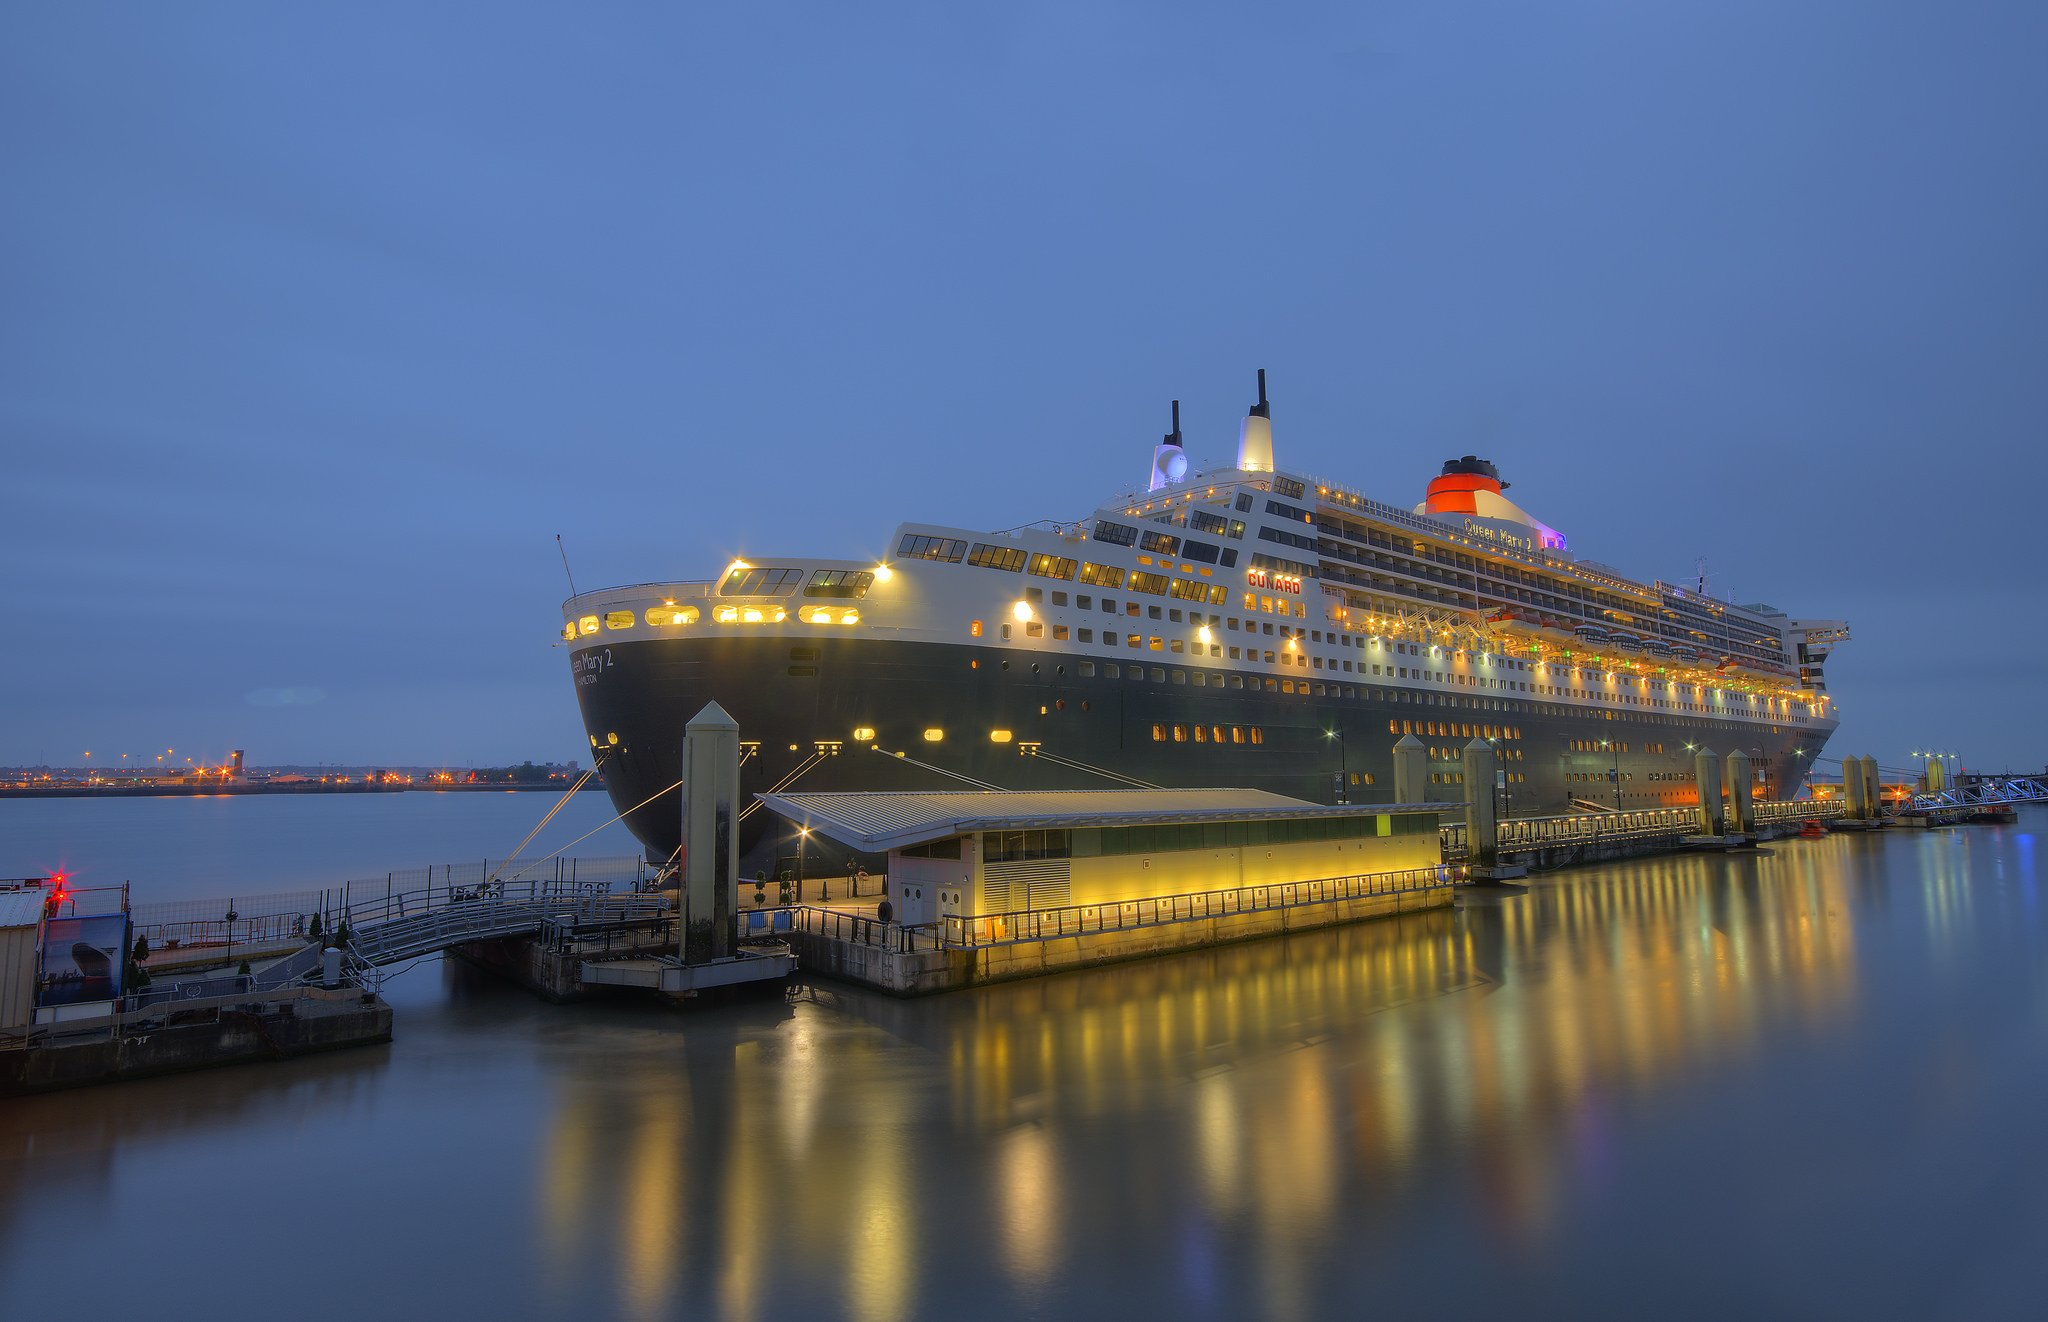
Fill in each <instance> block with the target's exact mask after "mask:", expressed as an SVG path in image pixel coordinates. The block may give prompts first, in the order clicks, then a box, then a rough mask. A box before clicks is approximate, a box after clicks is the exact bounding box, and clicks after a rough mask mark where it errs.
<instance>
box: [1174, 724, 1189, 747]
mask: <svg viewBox="0 0 2048 1322" xmlns="http://www.w3.org/2000/svg"><path fill="white" fill-rule="evenodd" d="M1187 741H1188V727H1186V726H1185V725H1176V726H1174V727H1173V742H1175V743H1177V744H1184V743H1186V742H1187Z"/></svg>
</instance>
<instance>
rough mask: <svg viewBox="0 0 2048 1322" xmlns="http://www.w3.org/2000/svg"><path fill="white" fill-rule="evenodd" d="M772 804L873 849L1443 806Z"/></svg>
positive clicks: (1222, 793) (1167, 799) (1088, 797)
mask: <svg viewBox="0 0 2048 1322" xmlns="http://www.w3.org/2000/svg"><path fill="white" fill-rule="evenodd" d="M760 799H761V802H762V803H764V804H766V805H767V806H768V808H769V810H770V811H772V812H774V813H777V814H778V815H780V816H782V817H785V818H788V819H789V820H790V821H791V822H794V823H795V824H796V825H798V826H805V827H809V828H810V829H811V830H813V831H816V832H818V833H819V834H821V835H824V836H826V837H827V838H829V839H832V840H836V841H838V842H839V843H840V844H842V845H845V846H847V847H848V848H851V849H858V850H861V851H863V852H866V853H880V852H882V851H884V850H890V849H906V848H909V847H910V846H912V845H922V844H928V843H930V842H931V841H933V840H946V839H950V838H951V837H953V836H956V835H969V834H972V833H973V832H976V831H1045V830H1069V829H1072V828H1075V827H1089V826H1163V825H1168V824H1172V823H1193V822H1264V821H1293V820H1298V819H1301V818H1307V817H1378V816H1382V815H1384V814H1387V813H1420V812H1427V813H1437V812H1441V811H1444V810H1445V809H1446V808H1447V807H1455V806H1456V805H1445V804H1384V803H1375V804H1356V803H1350V804H1337V805H1335V806H1331V805H1328V804H1321V803H1310V802H1308V801H1307V800H1305V799H1290V798H1288V797H1287V796H1286V795H1284V794H1271V793H1268V792H1267V791H1265V790H1244V789H1209V790H937V791H908V792H897V791H890V790H863V791H849V792H846V793H812V794H763V795H761V796H760Z"/></svg>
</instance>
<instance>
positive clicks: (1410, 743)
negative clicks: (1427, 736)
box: [1394, 734, 1429, 803]
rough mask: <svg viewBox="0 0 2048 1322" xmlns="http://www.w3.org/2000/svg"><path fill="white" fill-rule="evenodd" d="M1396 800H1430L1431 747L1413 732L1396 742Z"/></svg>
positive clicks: (1401, 801)
mask: <svg viewBox="0 0 2048 1322" xmlns="http://www.w3.org/2000/svg"><path fill="white" fill-rule="evenodd" d="M1394 802H1395V803H1427V802H1429V749H1428V748H1426V747H1425V746H1424V745H1423V742H1422V741H1421V740H1420V739H1417V738H1416V737H1415V736H1414V735H1412V734H1404V735H1402V736H1401V738H1400V739H1399V740H1398V741H1396V743H1395V744H1394Z"/></svg>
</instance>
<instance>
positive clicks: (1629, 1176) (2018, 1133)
mask: <svg viewBox="0 0 2048 1322" xmlns="http://www.w3.org/2000/svg"><path fill="white" fill-rule="evenodd" d="M409 797H411V796H409ZM426 802H428V803H433V802H435V801H432V800H428V801H426ZM444 802H446V803H447V805H448V808H449V811H450V812H453V813H457V814H464V813H470V812H473V811H478V809H476V808H475V807H473V806H472V805H473V804H474V803H475V802H476V801H474V800H447V801H444ZM528 802H538V800H537V799H529V800H528ZM330 803H331V806H332V807H333V808H335V809H336V810H337V811H340V812H345V813H346V812H353V811H355V810H356V805H355V804H353V803H350V802H345V801H330ZM330 803H321V804H318V805H317V807H318V808H320V809H325V808H327V807H328V806H330ZM597 803H598V801H593V807H596V806H597ZM50 806H51V807H52V808H54V809H56V810H58V811H69V810H68V809H66V808H65V806H64V805H61V804H59V805H50ZM175 807H176V808H177V809H179V810H185V809H190V810H193V811H195V812H202V813H203V812H206V811H208V805H206V804H191V803H180V804H177V805H175ZM296 807H297V805H294V808H296ZM98 811H99V812H100V813H101V814H102V815H101V816H100V817H99V818H98V822H99V831H98V835H97V836H96V837H95V838H96V840H97V841H98V842H100V843H98V844H96V845H95V846H94V847H95V848H105V849H107V850H109V851H116V853H115V854H114V856H118V848H119V847H118V846H117V845H116V843H115V842H116V841H117V840H118V839H120V838H122V837H125V836H129V835H132V834H134V833H137V832H141V831H144V830H151V831H154V830H157V829H158V828H160V827H161V826H162V825H163V823H164V822H166V821H175V820H177V819H176V818H175V815H174V814H173V815H171V816H168V817H167V816H165V815H163V813H162V811H161V810H160V809H152V808H150V806H148V805H130V804H120V805H98ZM307 811H312V809H307ZM31 815H32V814H31ZM314 815H316V816H317V815H318V814H317V812H315V813H314ZM604 815H606V814H605V813H602V812H595V813H593V819H594V820H601V818H602V817H603V816H604ZM530 820H531V816H530V815H529V816H528V817H527V818H526V819H525V821H530ZM472 824H474V825H477V826H478V828H479V830H481V829H482V826H484V825H488V826H490V827H491V829H493V830H495V829H496V827H497V826H498V825H500V824H501V823H497V822H495V821H493V822H488V823H486V822H483V821H482V820H481V819H472ZM2044 825H2048V815H2044V814H2042V813H2040V812H2032V813H2030V814H2029V815H2028V816H2026V817H2024V818H2023V819H2022V821H2021V823H2020V825H2019V826H2018V827H2017V828H2003V829H2000V828H1985V827H1976V828H1969V829H1967V830H1952V831H1940V832H1935V833H1932V834H1927V835H1909V834H1906V833H1904V832H1892V833H1889V834H1886V835H1884V836H1882V837H1878V838H1864V837H1849V836H1840V837H1834V838H1831V839H1828V840H1825V841H1811V842H1809V841H1786V842H1782V843H1780V844H1778V845H1776V846H1774V847H1773V849H1772V850H1771V852H1769V853H1768V854H1765V855H1762V856H1757V857H1749V858H1737V859H1727V860H1721V859H1713V860H1710V859H1705V858H1674V859H1668V860H1657V861H1649V862H1643V863H1636V864H1627V865H1616V866H1611V867H1605V868H1598V869H1588V870H1585V871H1581V872H1575V873H1569V874H1564V875H1562V876H1558V877H1553V878H1548V879H1544V880H1541V881H1538V882H1537V883H1536V884H1535V885H1533V886H1532V887H1531V888H1530V889H1529V890H1528V892H1527V893H1526V894H1523V895H1520V896H1517V897H1514V898H1507V899H1492V898H1481V897H1474V899H1473V902H1471V903H1469V904H1467V905H1466V906H1464V907H1461V908H1460V909H1459V910H1457V911H1456V912H1454V913H1437V914H1427V915H1418V916H1414V917H1411V918H1407V919H1401V920H1396V921H1392V922H1385V923H1378V924H1368V925H1364V926H1359V927H1353V928H1349V929H1346V930H1342V931H1337V932H1328V933H1319V934H1313V935H1309V936H1304V937H1297V938H1292V939H1287V940H1282V941H1269V942H1263V943H1259V944H1255V945H1249V946H1242V947H1236V948H1232V949H1228V950H1224V951H1219V952H1215V953H1212V954H1208V955H1202V956H1194V957H1185V958H1173V959H1164V960H1154V961H1149V962H1145V963H1140V964H1131V965H1125V966H1122V967H1119V968H1113V969H1107V970H1101V971H1096V972H1092V973H1082V974H1070V975H1065V976H1062V977H1058V978H1054V979H1048V980H1043V981H1039V982H1035V983H1027V984H1021V985H1014V986H1008V987H997V988H989V989H983V990H979V991H973V992H967V993H961V994H956V995H952V996H947V997H942V998H937V999H933V1000H926V1001H917V1002H899V1001H891V1000H888V999H885V998H881V997H877V996H871V995H867V994H864V993H859V992H854V991H849V990H845V989H840V988H833V987H830V986H820V987H817V988H813V989H810V990H809V991H807V992H806V994H805V995H804V996H803V997H802V998H801V999H797V1000H794V1001H792V1002H790V1003H788V1004H784V1003H780V1002H776V1003H769V1004H754V1005H750V1006H742V1007H739V1008H726V1009H714V1010H709V1011H691V1012H672V1011H665V1010H661V1009H657V1008H654V1007H650V1006H643V1005H638V1004H612V1005H602V1006H581V1007H568V1008H562V1007H550V1006H545V1005H541V1004H538V1003H536V1002H535V1001H533V1000H531V999H529V998H528V997H526V996H525V995H523V994H522V993H519V992H516V991H513V990H510V989H507V988H504V987H501V986H499V985H497V984H495V983H493V982H491V981H489V980H487V979H483V978H480V977H477V976H475V975H473V974H471V973H469V972H468V971H466V970H463V969H460V968H457V967H452V966H448V965H443V964H429V965H424V966H421V967H418V968H416V969H414V970H413V971H412V972H410V973H407V974H405V975H404V976H402V977H400V978H398V979H396V980H395V981H394V982H393V983H392V984H391V987H390V993H391V997H392V999H393V1000H394V1002H395V1003H396V1004H397V1008H398V1027H397V1041H395V1042H394V1043H393V1044H392V1045H391V1046H389V1047H386V1048H375V1049H371V1050H364V1051H355V1052H348V1053H342V1054H339V1055H335V1056H330V1057H326V1058H322V1059H315V1060H310V1061H302V1062H297V1063H293V1064H288V1065H283V1066H265V1067H251V1068H245V1069H240V1070H232V1071H219V1072H214V1073H211V1074H203V1075H192V1076H187V1077H183V1078H177V1079H167V1080H158V1081H153V1082H147V1083H139V1084H130V1085H123V1086H118V1087H111V1088H101V1089H93V1090H86V1091H81V1092H75V1093H69V1094H60V1095H57V1096H52V1097H47V1098H41V1099H36V1100H32V1101H28V1102H15V1103H10V1104H6V1105H5V1109H4V1110H0V1133H4V1138H0V1299H4V1300H6V1301H7V1304H6V1309H7V1313H8V1315H9V1316H23V1317H30V1316H51V1315H56V1314H58V1313H59V1312H67V1313H68V1312H70V1311H74V1310H75V1309H76V1308H78V1307H79V1306H80V1305H81V1301H83V1300H86V1299H90V1300H91V1304H90V1305H89V1306H90V1308H91V1309H92V1310H93V1311H95V1312H106V1313H108V1314H109V1315H112V1316H123V1315H127V1316H191V1315H195V1314H197V1313H199V1312H200V1311H201V1310H202V1309H211V1308H212V1304H213V1303H217V1304H218V1306H219V1308H220V1309H224V1310H228V1311H231V1312H240V1311H248V1310H249V1309H250V1308H252V1307H255V1306H257V1305H256V1304H255V1302H254V1301H265V1300H267V1301H272V1302H273V1303H274V1304H275V1306H277V1307H280V1308H286V1307H288V1310H289V1314H290V1315H291V1316H293V1317H335V1318H342V1317H347V1318H357V1319H360V1318H362V1317H380V1316H438V1317H449V1318H454V1317H541V1316H560V1315H572V1314H573V1315H577V1316H585V1315H588V1316H621V1317H629V1318H668V1317H682V1316H724V1317H735V1318H776V1317H789V1316H799V1315H815V1316H823V1317H838V1316H852V1317H857V1318H869V1319H886V1318H898V1317H943V1318H962V1317H980V1316H986V1315H1012V1316H1034V1317H1046V1318H1055V1317H1057V1318H1065V1317H1070V1316H1089V1317H1110V1316H1122V1317H1125V1318H1136V1317H1149V1316H1161V1315H1173V1316H1186V1317H1198V1318H1218V1319H1225V1318H1229V1319H1235V1318H1242V1317H1247V1316H1258V1317H1282V1318H1296V1317H1333V1316H1343V1317H1352V1316H1362V1315H1367V1314H1373V1315H1378V1316H1404V1315H1413V1314H1417V1313H1425V1314H1429V1315H1444V1314H1456V1313H1465V1312H1467V1311H1468V1310H1477V1309H1486V1310H1489V1311H1498V1310H1512V1311H1513V1314H1514V1315H1516V1316H1524V1317H1526V1316H1537V1317H1561V1316H1607V1317H1624V1316H1626V1317H1640V1316H1660V1317H1669V1316H1681V1317H1727V1316H1731V1315H1743V1316H1765V1317H1794V1316H1798V1317H1810V1316H1845V1315H1865V1316H1873V1315H1874V1316H1884V1317H1916V1318H1917V1317H1935V1316H1955V1317H2000V1316H2015V1315H2027V1316H2031V1315H2036V1314H2037V1310H2038V1307H2039V1304H2040V1301H2041V1300H2042V1299H2043V1298H2048V1256H2044V1254H2043V1252H2042V1246H2043V1245H2044V1244H2048V1136H2044V1135H2048V1126H2044V1125H2043V1124H2042V1123H2041V1121H2042V1110H2043V1107H2044V1105H2048V958H2044V955H2048V931H2044V919H2043V913H2042V895H2041V885H2042V877H2041V867H2040V844H2041V831H2042V828H2043V826H2044ZM10 829H11V830H12V831H13V832H15V834H10V835H7V836H5V837H0V839H5V840H7V841H10V842H11V841H14V840H17V839H20V838H22V836H21V835H20V834H19V833H20V832H23V831H28V830H30V829H31V828H29V827H28V826H26V825H24V824H23V823H22V822H20V821H18V820H16V821H13V822H12V823H11V828H10ZM41 829H42V828H40V827H36V828H34V830H35V831H40V830H41ZM217 829H219V828H217V827H216V828H209V831H214V830H217ZM523 831H524V824H522V825H521V826H520V828H519V831H518V832H516V833H515V834H514V836H513V838H514V839H515V840H516V838H517V835H518V834H521V833H523ZM336 834H337V835H339V834H341V833H340V832H339V831H338V830H337V832H336ZM176 838H180V839H184V838H192V839H204V840H205V841H206V847H207V848H208V849H215V848H219V849H236V850H242V851H244V852H243V853H242V854H241V855H240V856H241V857H243V858H245V859H260V858H261V857H263V855H264V851H265V850H267V849H269V848H271V847H272V844H253V843H246V842H244V843H242V844H236V843H234V842H233V841H231V840H229V839H228V838H226V837H225V836H224V835H221V834H206V833H201V834H197V835H194V836H191V837H186V836H177V837H176ZM496 840H497V837H495V836H494V837H492V838H491V839H488V840H486V839H476V840H473V841H457V842H456V843H466V844H468V845H469V849H468V852H469V853H474V854H482V853H485V852H490V851H492V850H495V849H500V848H502V846H500V845H498V844H497V843H496ZM131 844H132V847H135V848H138V849H139V848H140V845H139V843H135V842H131ZM158 847H159V848H161V847H163V846H162V841H161V838H160V839H159V841H158ZM337 847H339V846H337ZM351 847H353V846H351ZM287 852H295V851H287ZM606 852H612V851H611V850H609V849H608V850H607V851H606ZM137 856H139V855H137ZM160 861H161V862H163V863H164V868H163V869H160V871H161V870H165V869H168V870H169V871H171V872H173V873H176V874H177V875H181V876H195V875H203V874H204V873H205V870H206V866H209V865H210V863H211V859H210V858H209V859H206V860H199V861H198V862H197V863H196V864H194V863H193V862H192V861H190V860H188V861H185V862H183V863H177V864H173V863H171V862H170V861H169V860H160ZM422 861H424V860H422ZM275 866H276V867H278V868H281V869H282V868H287V867H292V866H296V865H295V864H293V863H291V862H290V861H289V860H287V859H284V858H280V859H278V860H277V861H276V865H275ZM294 879H295V880H312V881H318V880H321V879H322V878H320V877H319V876H313V875H307V876H303V877H295V878H294ZM209 1301H212V1302H211V1303H210V1302H209ZM262 1306H266V1307H267V1306H271V1305H262Z"/></svg>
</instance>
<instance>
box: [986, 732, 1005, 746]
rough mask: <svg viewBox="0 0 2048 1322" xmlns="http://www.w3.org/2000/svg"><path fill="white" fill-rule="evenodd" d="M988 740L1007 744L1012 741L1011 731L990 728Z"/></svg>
mask: <svg viewBox="0 0 2048 1322" xmlns="http://www.w3.org/2000/svg"><path fill="white" fill-rule="evenodd" d="M988 741H989V742H990V743H992V744H1007V743H1009V742H1010V732H1009V731H1008V730H990V731H989V732H988Z"/></svg>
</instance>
